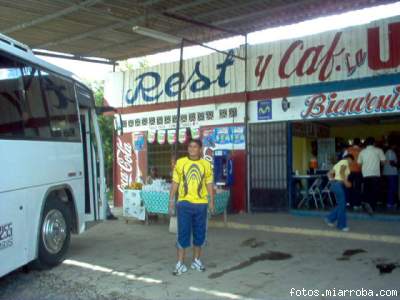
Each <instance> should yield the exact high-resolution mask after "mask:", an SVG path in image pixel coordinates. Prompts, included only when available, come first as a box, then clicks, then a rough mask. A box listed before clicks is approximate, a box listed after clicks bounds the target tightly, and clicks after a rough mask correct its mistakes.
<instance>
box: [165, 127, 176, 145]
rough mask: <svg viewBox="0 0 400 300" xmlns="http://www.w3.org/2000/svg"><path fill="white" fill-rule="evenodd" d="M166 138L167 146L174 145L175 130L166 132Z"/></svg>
mask: <svg viewBox="0 0 400 300" xmlns="http://www.w3.org/2000/svg"><path fill="white" fill-rule="evenodd" d="M167 135H168V137H167V139H168V144H170V145H173V144H175V143H176V130H175V129H170V130H168V133H167Z"/></svg>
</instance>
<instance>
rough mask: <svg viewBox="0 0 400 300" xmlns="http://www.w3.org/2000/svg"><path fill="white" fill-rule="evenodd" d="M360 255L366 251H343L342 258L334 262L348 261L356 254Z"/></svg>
mask: <svg viewBox="0 0 400 300" xmlns="http://www.w3.org/2000/svg"><path fill="white" fill-rule="evenodd" d="M360 253H367V251H365V250H364V249H347V250H345V251H343V253H342V256H341V257H338V258H336V260H339V261H346V260H350V257H352V256H354V255H356V254H360Z"/></svg>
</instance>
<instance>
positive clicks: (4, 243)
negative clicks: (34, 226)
mask: <svg viewBox="0 0 400 300" xmlns="http://www.w3.org/2000/svg"><path fill="white" fill-rule="evenodd" d="M12 245H13V226H12V223H7V224H2V225H0V250H3V249H6V248H9V247H11V246H12Z"/></svg>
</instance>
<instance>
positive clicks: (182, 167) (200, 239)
mask: <svg viewBox="0 0 400 300" xmlns="http://www.w3.org/2000/svg"><path fill="white" fill-rule="evenodd" d="M188 154H189V155H188V156H187V157H184V158H181V159H179V160H178V161H177V163H176V165H175V168H174V171H173V175H172V186H171V192H170V204H169V208H170V212H171V213H172V212H173V211H174V208H175V195H176V192H178V202H177V204H176V214H177V221H178V237H177V257H178V262H177V264H176V266H175V271H174V272H173V274H174V275H181V274H182V273H185V272H187V267H186V266H185V264H184V259H185V249H186V248H188V247H190V245H191V236H192V234H193V262H192V264H191V268H192V269H194V270H197V271H205V267H204V265H203V263H202V262H201V261H200V256H201V247H202V246H203V245H204V243H205V240H206V230H207V208H209V209H210V210H211V211H213V210H214V194H213V172H212V169H211V164H210V163H209V162H208V161H206V160H205V159H202V158H201V154H202V143H201V141H200V140H191V141H190V142H189V146H188ZM208 196H209V198H210V201H208Z"/></svg>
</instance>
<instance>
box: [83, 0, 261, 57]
mask: <svg viewBox="0 0 400 300" xmlns="http://www.w3.org/2000/svg"><path fill="white" fill-rule="evenodd" d="M263 1H265V0H247V1H246V3H242V4H238V5H236V6H235V7H232V8H233V9H241V8H243V7H246V6H249V5H253V4H256V3H258V2H263ZM226 10H227V9H226V8H224V9H217V10H214V11H212V12H206V13H203V14H199V15H198V16H196V17H197V18H196V20H197V21H200V22H205V21H204V20H206V18H207V17H209V16H212V15H215V14H217V15H219V14H221V15H222V16H223V14H224V12H226ZM167 13H168V12H167ZM210 25H217V24H216V22H212V23H210ZM191 27H192V26H191ZM187 28H188V26H186V27H185V28H179V29H178V30H173V31H168V32H166V33H168V34H173V35H178V34H179V33H180V31H181V30H182V29H187ZM133 37H134V36H133ZM146 40H148V39H147V38H140V39H137V38H135V37H134V38H132V39H130V40H129V41H126V42H124V43H119V44H117V45H107V46H104V47H102V48H99V47H97V48H96V49H93V51H89V52H86V53H85V55H86V56H91V55H96V53H101V52H102V51H105V50H108V49H119V48H122V47H125V46H126V45H130V44H132V43H135V44H138V43H140V42H142V41H146ZM165 51H167V50H165Z"/></svg>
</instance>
